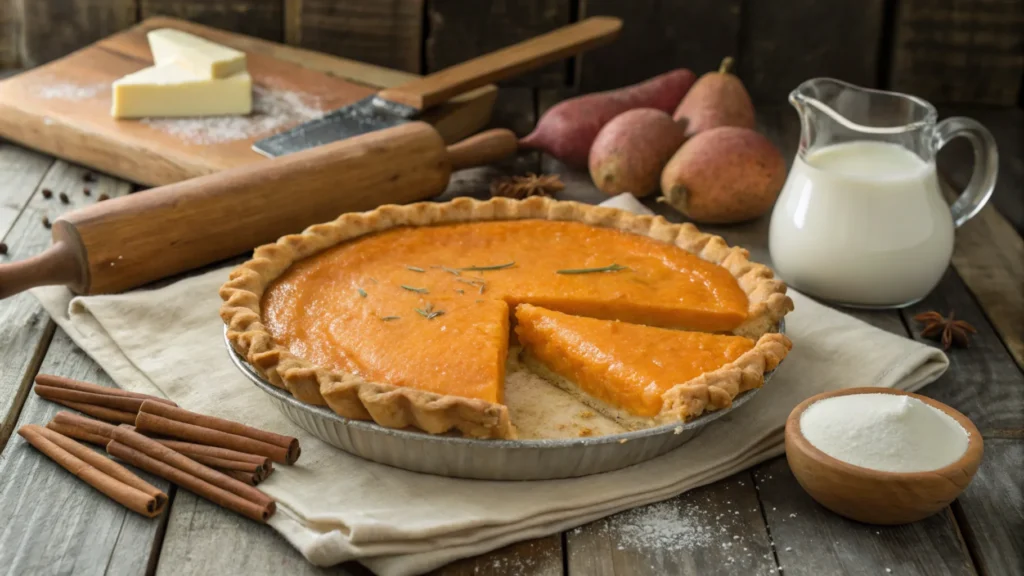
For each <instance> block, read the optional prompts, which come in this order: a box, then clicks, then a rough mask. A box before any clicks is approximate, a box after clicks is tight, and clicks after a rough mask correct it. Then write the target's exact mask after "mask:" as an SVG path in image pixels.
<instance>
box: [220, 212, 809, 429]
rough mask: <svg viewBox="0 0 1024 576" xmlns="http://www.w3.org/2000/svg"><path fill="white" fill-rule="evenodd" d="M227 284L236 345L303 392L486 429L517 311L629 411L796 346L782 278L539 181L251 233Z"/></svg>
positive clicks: (666, 410) (708, 239) (554, 355)
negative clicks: (568, 197)
mask: <svg viewBox="0 0 1024 576" xmlns="http://www.w3.org/2000/svg"><path fill="white" fill-rule="evenodd" d="M221 297H222V298H223V300H224V305H223V306H222V309H221V316H222V318H223V319H224V321H225V323H227V325H228V327H229V330H228V337H229V339H230V341H231V342H232V345H233V346H234V347H235V349H236V350H237V351H238V352H239V353H241V354H242V355H244V356H245V357H246V358H247V360H248V361H249V362H250V363H251V364H252V365H253V366H254V367H255V368H256V369H257V370H258V371H260V372H261V373H262V374H263V375H264V376H265V377H266V378H267V379H268V380H269V381H270V382H272V383H273V384H275V385H277V386H280V387H282V388H285V389H287V390H289V391H290V392H291V393H292V394H293V395H294V396H296V397H297V398H298V399H300V400H303V401H305V402H310V403H313V404H321V405H322V404H326V405H327V406H329V407H330V408H331V409H332V410H333V411H335V412H336V413H338V414H340V415H342V416H345V417H349V418H358V419H372V420H374V421H376V422H377V423H378V424H380V425H382V426H388V427H393V428H406V427H413V428H418V429H420V430H424V431H426V432H430V433H435V434H436V433H444V432H448V431H450V430H457V431H459V432H461V433H462V434H464V435H467V436H473V437H482V438H511V437H514V436H515V428H514V426H513V423H512V422H510V420H509V416H508V410H507V409H506V408H505V406H504V405H503V404H502V398H503V385H504V376H505V374H504V370H505V359H506V356H507V354H508V349H509V344H510V333H511V332H510V326H511V325H512V322H513V319H518V324H519V327H518V328H517V329H516V332H517V333H519V339H520V340H522V341H523V344H524V347H525V348H526V352H527V354H528V355H529V357H528V361H529V362H530V363H532V365H534V366H536V367H537V369H538V371H539V372H542V373H543V375H545V376H548V377H549V378H551V379H552V380H553V381H554V382H555V383H556V384H558V385H560V386H562V387H565V388H567V389H570V390H572V391H573V392H574V393H578V395H579V397H580V398H581V400H583V401H585V402H588V403H590V404H591V405H592V406H594V407H595V409H597V410H600V411H602V412H604V413H605V414H607V415H609V416H612V417H614V418H616V419H618V420H619V421H620V422H623V423H624V424H626V425H627V426H628V427H633V428H636V427H641V426H648V425H655V424H658V423H662V422H667V421H674V420H677V421H684V420H687V419H690V418H693V417H695V416H697V415H699V414H701V413H703V412H704V411H706V410H715V409H721V408H724V407H726V406H728V405H729V403H730V402H731V400H732V398H734V397H735V396H736V395H737V394H739V393H741V392H743V391H745V390H748V389H750V388H753V387H757V386H760V385H761V383H762V382H763V375H764V372H765V371H768V370H771V369H773V368H774V367H775V366H776V365H777V364H778V362H779V361H781V359H782V358H783V357H784V356H785V355H786V352H787V351H788V350H789V346H790V345H789V341H788V340H787V339H786V338H785V337H784V336H781V335H779V334H772V333H771V332H772V331H773V330H774V329H775V327H776V326H777V325H778V323H779V320H780V319H781V318H782V316H784V315H785V314H786V313H787V312H788V311H790V310H792V301H791V300H790V299H789V298H788V297H787V296H786V295H785V285H784V284H783V283H782V282H781V281H779V280H777V279H775V278H774V277H773V275H772V272H771V271H770V270H769V269H768V268H767V267H765V266H762V265H759V264H755V263H751V262H750V261H749V260H748V258H747V252H746V251H745V250H743V249H742V248H737V247H729V246H727V245H726V244H725V242H724V241H723V240H722V239H721V238H720V237H717V236H713V235H709V234H704V233H701V232H699V231H698V230H697V229H696V228H695V227H693V226H692V225H689V224H682V225H680V224H671V223H668V222H667V221H665V220H664V219H662V218H659V217H651V216H641V215H635V214H630V213H626V212H622V211H618V210H614V209H610V208H602V207H595V206H588V205H583V204H578V203H573V202H558V201H554V200H550V199H546V198H539V197H535V198H530V199H527V200H523V201H515V200H509V199H504V198H496V199H493V200H490V201H487V202H479V201H475V200H471V199H465V198H461V199H456V200H453V201H451V202H447V203H420V204H412V205H407V206H382V207H380V208H378V209H376V210H373V211H371V212H366V213H358V214H345V215H343V216H341V217H339V218H338V219H337V220H335V221H333V222H329V223H326V224H320V225H317V226H313V227H311V228H309V229H307V230H306V231H304V232H303V233H302V234H297V235H292V236H286V237H284V238H282V239H280V240H279V241H278V242H277V243H275V244H270V245H267V246H263V247H260V248H259V249H257V250H256V252H255V254H254V256H253V258H252V259H251V260H250V261H248V262H246V263H245V264H243V265H241V266H240V267H238V268H237V269H236V270H235V271H234V272H233V273H232V275H231V279H230V280H229V281H228V282H227V283H226V284H225V285H224V286H223V287H222V288H221ZM541 325H544V326H545V329H543V330H541V329H539V326H541ZM681 331H686V332H681ZM622 332H625V334H623V335H622V336H621V337H617V336H616V334H617V333H622ZM726 334H731V336H727V335H726ZM588 338H589V339H591V340H592V341H590V342H587V341H586V340H587V339H588ZM666 342H671V343H672V345H670V346H669V345H665V346H662V344H665V343H666ZM631 346H636V347H648V348H651V349H652V350H654V349H655V348H658V350H659V352H658V356H657V359H656V361H657V362H659V363H660V364H662V366H658V367H657V369H655V368H653V367H652V366H651V365H637V366H634V367H633V368H630V367H628V366H627V367H625V368H623V366H621V365H622V364H630V363H632V364H637V363H639V364H644V363H645V362H647V361H648V360H652V357H651V355H646V354H638V353H636V350H637V349H638V348H635V347H634V348H631ZM659 346H660V347H659ZM602 363H604V364H602ZM673 363H674V364H676V365H675V366H673V365H668V364H673ZM570 365H571V366H570ZM602 365H605V366H617V367H618V368H619V369H620V370H619V371H618V372H616V373H615V375H612V372H609V371H608V370H607V369H606V368H600V366H602ZM601 373H604V375H605V376H606V377H605V378H601V377H599V376H600V374H601ZM645 378H647V379H649V380H651V379H653V380H656V381H651V382H647V383H646V384H645V383H644V382H645V380H644V379H645ZM616 387H619V388H621V389H622V390H620V391H624V390H627V389H628V390H632V391H633V392H634V394H631V393H625V392H624V393H622V394H617V393H615V392H614V390H615V388H616ZM647 388H649V389H650V390H647V391H645V389H647ZM655 391H657V393H655ZM637 393H638V394H639V395H637ZM655 396H657V398H655ZM634 400H635V402H634Z"/></svg>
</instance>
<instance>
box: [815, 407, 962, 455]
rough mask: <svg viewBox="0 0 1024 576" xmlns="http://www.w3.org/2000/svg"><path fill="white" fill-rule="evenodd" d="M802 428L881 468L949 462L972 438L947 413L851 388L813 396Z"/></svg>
mask: <svg viewBox="0 0 1024 576" xmlns="http://www.w3.org/2000/svg"><path fill="white" fill-rule="evenodd" d="M800 431H801V432H802V433H803V435H804V437H805V438H807V440H808V441H809V442H810V443H811V444H812V445H814V446H815V447H816V448H818V449H819V450H821V451H822V452H824V453H825V454H828V455H829V456H832V457H833V458H836V459H837V460H842V461H843V462H847V463H849V464H853V465H855V466H861V467H863V468H870V469H872V470H880V471H883V472H925V471H929V470H936V469H939V468H942V467H944V466H948V465H950V464H952V463H953V462H956V461H957V459H959V458H960V457H961V456H963V454H964V452H966V451H967V444H968V440H969V437H968V434H967V431H966V430H964V428H963V426H961V425H960V424H959V423H958V422H957V421H956V420H954V419H953V418H951V417H950V416H949V415H948V414H946V413H944V412H942V411H941V410H938V409H937V408H934V407H932V406H930V405H928V404H926V403H924V402H922V401H920V400H918V399H917V398H913V397H910V396H903V395H896V394H851V395H847V396H833V397H831V398H826V399H824V400H821V401H819V402H815V403H814V404H812V405H811V406H810V407H808V408H807V410H805V411H804V413H803V414H802V415H801V417H800Z"/></svg>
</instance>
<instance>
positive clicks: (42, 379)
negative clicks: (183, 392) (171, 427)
mask: <svg viewBox="0 0 1024 576" xmlns="http://www.w3.org/2000/svg"><path fill="white" fill-rule="evenodd" d="M36 384H42V385H43V386H53V387H55V388H67V389H68V390H80V391H82V392H93V393H96V394H106V395H108V396H121V397H124V398H138V399H141V400H153V401H154V402H161V403H163V404H168V405H170V406H177V404H175V403H174V402H171V401H170V400H168V399H166V398H160V397H158V396H151V395H149V394H143V393H141V392H130V391H128V390H122V389H120V388H111V387H109V386H100V385H99V384H92V383H90V382H82V381H81V380H72V379H71V378H64V377H63V376H54V375H53V374H39V375H37V376H36Z"/></svg>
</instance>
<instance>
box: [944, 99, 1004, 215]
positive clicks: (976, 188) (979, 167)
mask: <svg viewBox="0 0 1024 576" xmlns="http://www.w3.org/2000/svg"><path fill="white" fill-rule="evenodd" d="M958 136H963V137H964V138H967V141H968V142H970V143H971V147H972V148H974V172H973V173H972V174H971V180H970V181H969V182H968V183H967V188H965V189H964V191H963V192H962V193H961V194H960V197H959V198H957V199H956V201H955V202H953V206H952V207H950V210H951V211H952V212H953V225H954V226H956V227H957V228H959V227H960V226H962V225H963V224H964V223H965V222H967V221H968V220H970V219H971V218H973V217H974V215H975V214H977V213H978V212H979V211H980V210H981V209H982V208H983V207H984V206H985V203H986V202H988V199H989V197H991V196H992V191H993V190H995V187H996V175H997V174H998V172H999V150H998V149H997V148H996V140H995V138H993V137H992V133H991V132H989V131H988V129H987V128H985V127H984V126H982V125H981V123H980V122H977V121H976V120H972V119H970V118H965V117H963V116H955V117H953V118H947V119H945V120H943V121H942V122H939V124H938V126H936V129H935V137H936V142H935V149H936V151H938V149H939V148H942V147H943V146H945V145H946V143H947V142H949V141H950V140H952V139H953V138H956V137H958Z"/></svg>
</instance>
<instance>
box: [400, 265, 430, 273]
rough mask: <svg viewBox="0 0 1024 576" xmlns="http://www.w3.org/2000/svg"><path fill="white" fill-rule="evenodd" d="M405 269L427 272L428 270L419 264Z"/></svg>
mask: <svg viewBox="0 0 1024 576" xmlns="http://www.w3.org/2000/svg"><path fill="white" fill-rule="evenodd" d="M405 269H406V270H412V271H413V272H426V270H424V269H423V268H420V267H419V266H406V267H405Z"/></svg>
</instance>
